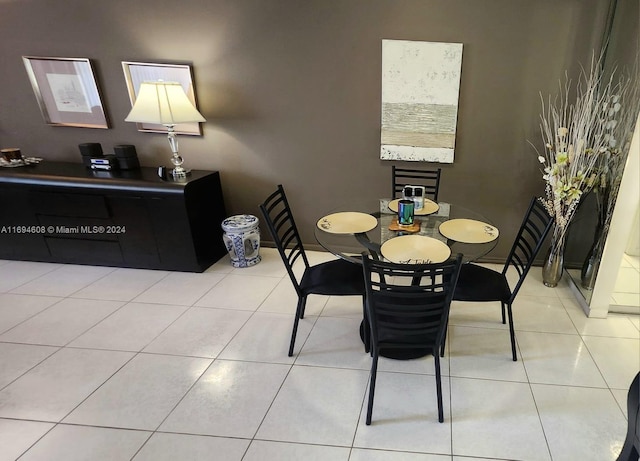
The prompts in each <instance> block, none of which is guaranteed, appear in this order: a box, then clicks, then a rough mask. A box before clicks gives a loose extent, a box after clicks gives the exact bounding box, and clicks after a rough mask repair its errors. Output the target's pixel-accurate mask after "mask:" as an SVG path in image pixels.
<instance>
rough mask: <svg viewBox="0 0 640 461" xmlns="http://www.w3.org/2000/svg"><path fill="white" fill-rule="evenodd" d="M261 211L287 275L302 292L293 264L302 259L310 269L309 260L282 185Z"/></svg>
mask: <svg viewBox="0 0 640 461" xmlns="http://www.w3.org/2000/svg"><path fill="white" fill-rule="evenodd" d="M260 210H261V211H262V214H263V216H264V219H265V222H266V224H267V227H268V228H269V232H270V233H271V236H272V237H273V240H274V243H275V244H276V247H277V248H278V252H279V253H280V257H281V258H282V261H283V262H284V265H285V267H286V269H287V273H288V274H289V277H290V278H291V281H292V282H293V285H294V287H295V289H296V291H298V292H300V283H299V281H298V279H297V277H296V275H295V273H294V271H293V264H294V263H295V262H296V261H297V260H298V259H300V260H302V261H303V262H304V265H305V268H306V269H308V268H309V260H308V259H307V255H306V253H305V251H304V247H303V245H302V239H301V238H300V234H299V233H298V228H297V227H296V223H295V221H294V219H293V214H292V213H291V208H290V207H289V202H288V201H287V196H286V194H285V192H284V188H283V187H282V185H281V184H279V185H278V189H277V190H276V191H275V192H274V193H272V194H271V195H269V197H267V199H266V200H265V201H264V202H263V203H262V204H261V205H260Z"/></svg>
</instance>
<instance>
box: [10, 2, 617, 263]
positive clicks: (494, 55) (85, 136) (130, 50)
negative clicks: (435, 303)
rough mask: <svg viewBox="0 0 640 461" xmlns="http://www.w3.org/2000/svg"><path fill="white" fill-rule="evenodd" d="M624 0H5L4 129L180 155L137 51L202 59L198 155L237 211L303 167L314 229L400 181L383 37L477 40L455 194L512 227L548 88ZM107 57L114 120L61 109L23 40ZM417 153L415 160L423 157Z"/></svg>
mask: <svg viewBox="0 0 640 461" xmlns="http://www.w3.org/2000/svg"><path fill="white" fill-rule="evenodd" d="M608 7H609V0H304V1H303V0H182V1H180V2H175V1H166V0H108V1H101V2H90V1H86V0H65V1H54V0H0V24H1V27H0V62H1V63H2V64H0V82H1V85H0V146H1V147H19V148H21V149H22V151H23V153H25V154H27V155H35V156H41V157H44V158H45V159H46V160H61V161H74V162H76V161H79V160H80V157H79V151H78V148H77V145H78V144H79V143H83V142H100V143H102V146H103V149H104V150H105V151H106V152H109V151H110V149H111V148H112V146H113V145H115V144H121V143H128V144H135V145H136V147H137V149H138V153H139V155H140V160H141V163H142V164H143V165H146V166H157V165H159V164H166V165H168V163H169V162H168V158H169V148H168V143H167V140H166V136H165V135H162V134H154V133H141V132H137V131H136V127H135V124H132V123H127V122H124V118H125V116H126V115H127V113H128V111H129V109H130V103H129V99H128V96H127V90H126V86H125V81H124V77H123V72H122V68H121V61H142V62H168V63H190V64H192V65H193V68H194V74H195V82H196V89H197V94H198V100H199V108H200V109H201V112H202V113H203V115H204V116H205V117H206V119H207V122H206V124H204V126H203V129H204V136H202V137H187V136H183V137H181V138H180V150H181V153H183V154H184V157H185V159H186V165H187V166H188V167H190V168H197V169H210V170H219V171H220V172H221V175H222V181H223V189H224V194H225V199H226V205H227V209H228V213H229V214H235V213H244V212H247V213H253V214H258V204H259V203H260V202H261V201H262V200H263V199H264V198H265V197H266V196H267V195H268V194H269V193H270V192H272V190H274V188H275V186H276V185H277V184H278V183H282V184H284V185H285V188H286V190H287V192H288V194H289V196H290V198H291V202H292V207H293V208H294V213H295V214H296V218H297V221H298V226H299V227H300V228H301V232H302V234H303V239H304V240H305V242H306V243H307V244H309V245H310V246H311V245H313V244H315V240H314V238H313V226H314V223H315V222H316V220H317V219H318V218H319V217H320V216H321V215H322V214H324V213H326V212H328V211H330V210H331V209H332V207H334V206H336V205H338V204H339V203H340V201H341V200H342V199H343V198H344V197H345V196H351V197H358V196H364V195H370V196H371V195H372V196H386V195H388V194H389V189H390V184H389V183H390V168H391V163H390V162H388V161H381V160H380V159H379V148H380V81H381V80H380V70H381V69H380V68H381V40H382V39H383V38H386V39H404V40H424V41H441V42H460V43H463V44H464V49H463V65H462V82H461V90H460V108H459V114H458V132H457V138H456V151H455V162H454V163H453V164H452V165H444V166H443V168H444V171H443V184H442V186H441V199H442V200H444V201H449V202H453V203H460V204H465V205H466V206H468V207H470V208H473V209H475V210H477V211H479V212H481V213H483V214H484V215H485V216H487V217H488V218H489V219H491V220H492V221H493V222H494V223H495V224H496V225H497V226H498V227H499V228H500V229H501V234H502V235H503V236H504V238H502V239H501V241H500V243H499V245H498V247H497V248H496V249H495V250H494V252H493V253H492V254H491V257H492V259H495V260H498V259H501V258H504V257H505V256H506V253H507V251H508V248H509V246H510V243H511V242H512V238H513V234H514V233H515V231H516V229H517V227H518V225H519V223H520V220H521V217H522V213H523V210H524V208H525V206H526V204H527V203H528V201H529V199H530V197H531V196H532V195H533V194H538V195H539V194H542V191H543V182H542V179H541V175H540V171H539V164H538V163H537V160H536V156H535V155H534V153H533V150H532V148H531V146H530V145H529V143H528V140H531V141H533V142H535V143H536V144H539V134H538V115H539V107H540V105H539V94H538V93H539V91H542V92H544V93H545V94H546V93H549V92H555V90H556V88H557V83H558V79H559V78H560V77H561V76H562V75H563V74H564V72H565V70H568V71H569V72H570V73H575V72H576V71H577V69H578V66H579V64H580V63H588V61H589V59H590V56H591V52H592V50H593V49H599V47H600V40H601V38H602V34H603V31H604V28H605V23H606V16H607V11H608ZM23 55H32V56H56V57H86V58H90V59H91V60H92V62H93V65H94V69H95V71H96V74H97V78H98V81H99V85H100V87H101V91H102V94H103V102H104V104H105V105H106V110H107V113H108V116H109V118H110V126H111V129H109V130H100V129H85V128H71V127H50V126H47V125H46V124H45V123H44V122H43V119H42V116H41V114H40V111H39V109H38V106H37V103H36V99H35V97H34V95H33V91H32V89H31V87H30V84H29V81H28V79H27V75H26V72H25V69H24V66H23V64H22V61H21V56H23ZM412 165H413V164H412Z"/></svg>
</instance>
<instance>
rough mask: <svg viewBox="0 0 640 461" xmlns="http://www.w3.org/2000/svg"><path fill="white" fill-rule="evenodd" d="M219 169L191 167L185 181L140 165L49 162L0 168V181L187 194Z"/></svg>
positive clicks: (75, 187) (1, 182) (76, 187)
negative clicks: (104, 167) (129, 167)
mask: <svg viewBox="0 0 640 461" xmlns="http://www.w3.org/2000/svg"><path fill="white" fill-rule="evenodd" d="M211 174H217V172H212V171H204V170H192V172H191V174H189V175H188V176H187V178H186V179H184V180H174V179H173V178H172V177H171V175H170V174H169V175H168V176H169V179H167V180H163V179H161V178H160V177H159V176H158V174H157V169H155V168H150V167H141V168H139V169H136V170H121V171H102V170H91V169H89V168H87V167H86V166H84V165H83V164H82V163H71V162H47V161H44V162H42V163H39V164H37V165H28V166H24V167H16V168H6V167H5V168H0V184H3V183H12V184H31V185H33V184H37V185H43V186H46V185H55V186H58V187H60V186H62V187H69V188H73V189H96V188H98V189H102V190H104V189H114V190H120V191H121V190H129V191H135V190H140V189H144V190H146V191H150V190H156V191H158V192H163V193H165V194H166V193H171V192H175V193H179V194H182V193H184V190H185V188H186V187H187V186H188V185H189V184H193V183H194V182H196V181H198V180H199V179H201V178H204V177H206V176H209V175H211Z"/></svg>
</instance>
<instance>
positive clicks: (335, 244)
mask: <svg viewBox="0 0 640 461" xmlns="http://www.w3.org/2000/svg"><path fill="white" fill-rule="evenodd" d="M390 201H391V199H370V200H366V199H361V200H346V201H345V203H344V204H343V205H341V206H340V207H338V208H335V209H333V210H330V212H328V213H327V215H330V214H332V213H338V212H344V211H355V212H360V213H367V214H369V215H371V216H373V217H375V218H376V219H377V226H376V227H374V228H373V229H371V230H369V231H367V232H361V233H356V234H336V233H329V232H325V231H323V230H322V229H320V228H319V227H317V226H316V228H315V237H316V240H317V241H318V243H319V244H320V245H321V246H322V247H323V248H324V249H326V250H327V251H329V252H331V253H333V254H334V255H336V256H338V257H340V258H343V259H346V260H349V261H352V262H354V263H359V262H360V255H361V254H362V252H368V253H369V254H376V255H377V256H381V252H380V248H381V246H382V244H383V243H384V242H386V241H388V240H390V239H392V238H395V237H398V236H401V235H424V236H427V237H431V238H434V239H437V240H440V241H441V242H443V243H445V244H446V245H447V246H448V247H449V248H451V254H452V255H453V256H455V255H456V254H458V253H462V259H463V261H464V262H469V261H476V260H477V259H479V258H481V257H482V256H484V255H486V254H487V253H489V252H490V251H491V250H493V249H494V248H495V246H496V245H497V243H498V238H495V239H494V240H492V241H490V242H485V243H463V242H458V241H455V240H452V239H448V238H447V237H445V236H444V235H442V234H441V233H440V231H439V230H438V229H439V227H440V225H441V224H442V223H444V222H446V221H449V220H452V219H471V220H475V221H480V222H483V223H486V224H488V225H492V224H491V221H489V220H488V219H487V218H485V217H484V216H482V215H481V214H479V213H476V212H474V211H472V210H469V209H467V208H465V207H462V206H459V205H454V204H450V203H446V202H439V203H438V205H439V207H438V211H437V212H435V213H432V214H429V215H426V216H419V215H416V216H415V221H416V222H417V223H419V226H420V228H419V230H418V231H417V232H411V233H408V232H404V231H402V230H399V231H396V230H391V229H390V227H391V228H396V227H397V226H393V225H392V223H393V222H394V219H395V218H397V213H395V212H394V211H392V210H391V209H390V208H389V202H390ZM319 219H322V218H319Z"/></svg>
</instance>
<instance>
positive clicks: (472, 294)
mask: <svg viewBox="0 0 640 461" xmlns="http://www.w3.org/2000/svg"><path fill="white" fill-rule="evenodd" d="M510 297H511V289H510V288H509V284H508V283H507V280H506V278H505V277H504V276H503V275H502V274H501V273H500V272H496V271H494V270H491V269H487V268H486V267H482V266H478V265H477V264H463V265H462V267H461V268H460V276H459V277H458V284H457V285H456V289H455V292H454V295H453V299H454V300H456V301H477V302H483V301H502V302H507V301H508V300H509V298H510Z"/></svg>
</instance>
